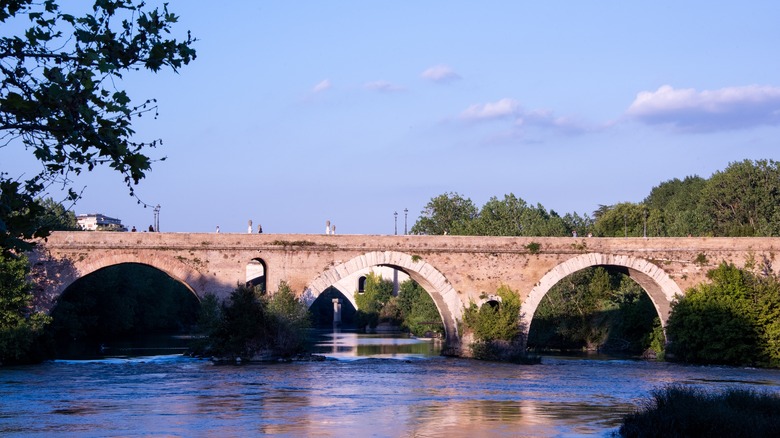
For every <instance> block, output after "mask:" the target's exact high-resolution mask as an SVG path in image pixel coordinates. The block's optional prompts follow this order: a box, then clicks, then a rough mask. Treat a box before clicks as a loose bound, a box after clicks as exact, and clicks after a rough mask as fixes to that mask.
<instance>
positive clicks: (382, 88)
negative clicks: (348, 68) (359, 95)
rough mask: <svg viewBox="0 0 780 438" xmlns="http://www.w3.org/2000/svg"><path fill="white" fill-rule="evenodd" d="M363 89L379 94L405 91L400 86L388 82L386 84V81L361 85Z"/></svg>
mask: <svg viewBox="0 0 780 438" xmlns="http://www.w3.org/2000/svg"><path fill="white" fill-rule="evenodd" d="M363 87H364V88H365V89H367V90H371V91H379V92H383V93H394V92H397V91H404V90H405V88H404V87H402V86H400V85H396V84H393V83H390V82H387V81H374V82H367V83H366V84H364V85H363Z"/></svg>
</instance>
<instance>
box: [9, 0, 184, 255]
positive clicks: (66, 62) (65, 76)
mask: <svg viewBox="0 0 780 438" xmlns="http://www.w3.org/2000/svg"><path fill="white" fill-rule="evenodd" d="M74 5H75V4H71V3H68V4H67V6H68V7H71V8H74V9H78V10H80V9H81V6H80V5H79V6H74ZM91 11H92V12H91V13H86V14H84V15H83V16H75V15H73V14H69V13H66V12H64V11H63V10H61V8H60V6H59V5H58V2H57V1H55V0H46V1H34V0H13V1H0V23H1V24H2V26H3V28H4V29H14V28H17V29H24V30H20V31H19V32H18V33H17V34H16V35H8V36H3V37H0V143H1V144H2V146H5V147H9V146H14V147H23V148H25V149H28V150H30V151H32V153H33V155H34V156H35V158H36V159H37V160H39V161H40V163H41V165H42V170H41V171H40V172H39V173H37V174H35V175H32V176H30V177H25V179H22V177H21V176H20V175H11V174H9V173H8V172H10V171H14V169H6V170H5V171H4V172H3V171H0V190H1V195H0V248H2V250H3V251H7V250H10V249H13V248H17V249H26V248H27V241H26V240H27V239H30V238H32V237H41V236H45V235H46V234H47V233H48V232H49V231H50V229H49V228H47V227H45V226H42V224H41V223H40V221H39V217H40V216H41V214H42V212H43V209H42V207H41V206H40V205H39V204H38V203H36V201H35V199H36V198H37V197H39V196H40V195H41V194H42V193H43V192H44V191H45V190H46V189H47V187H49V186H50V185H52V184H58V185H60V186H62V187H68V186H69V184H70V177H71V176H72V175H78V174H79V173H81V172H83V171H90V170H92V169H93V168H95V167H96V166H100V165H108V166H109V167H111V168H112V169H114V170H116V171H117V172H119V173H120V174H122V175H123V177H124V180H125V183H126V184H127V186H128V188H129V191H130V193H131V194H133V193H134V192H133V185H134V184H137V183H138V182H139V180H140V179H142V178H143V177H144V176H145V175H146V172H147V171H149V169H150V168H151V163H152V160H151V159H150V158H149V156H147V155H146V153H147V152H146V151H147V149H149V148H152V147H155V146H157V145H158V144H159V143H160V142H159V141H158V140H154V141H151V142H138V141H136V140H134V134H135V132H134V130H133V128H132V120H133V118H135V117H141V116H142V115H144V114H147V113H150V112H152V113H154V111H155V110H156V106H155V103H154V101H153V100H146V101H143V102H142V103H140V104H138V103H135V104H134V103H132V101H131V99H130V97H129V96H128V94H127V93H126V92H125V91H123V90H121V89H119V88H117V84H119V83H120V82H121V79H122V77H123V75H124V74H126V73H131V72H135V71H137V70H140V69H147V70H150V71H152V72H158V71H160V70H161V69H163V68H171V69H172V70H174V71H178V69H179V68H180V67H181V66H182V65H185V64H188V63H189V62H190V61H191V60H193V59H195V51H194V50H193V49H192V44H193V42H194V41H195V40H194V39H193V38H192V37H191V36H190V35H189V34H187V36H186V38H185V39H184V40H182V41H178V40H176V39H169V34H170V33H171V31H172V30H173V29H172V27H173V25H174V24H175V23H176V22H177V21H178V17H177V16H176V15H174V14H172V13H170V12H169V11H168V10H167V6H164V7H163V9H162V10H158V9H153V10H146V9H145V5H144V3H143V1H136V0H114V1H112V0H96V1H95V3H94V5H93V7H92V9H91ZM12 22H15V23H14V26H15V27H14V26H12ZM25 26H27V28H26V29H25V28H24V27H25ZM78 197H79V195H78V193H76V192H75V191H73V190H72V189H69V192H68V199H69V200H71V201H73V200H75V199H77V198H78Z"/></svg>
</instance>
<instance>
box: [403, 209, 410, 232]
mask: <svg viewBox="0 0 780 438" xmlns="http://www.w3.org/2000/svg"><path fill="white" fill-rule="evenodd" d="M408 214H409V209H408V208H404V236H405V235H406V216H407V215H408Z"/></svg>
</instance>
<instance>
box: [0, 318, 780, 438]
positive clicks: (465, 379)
mask: <svg viewBox="0 0 780 438" xmlns="http://www.w3.org/2000/svg"><path fill="white" fill-rule="evenodd" d="M317 344H318V347H317V348H321V349H323V350H327V351H328V352H327V353H326V355H328V356H329V357H330V358H331V360H327V361H324V362H299V363H290V364H276V363H274V364H251V365H244V366H216V365H213V364H212V363H211V362H209V361H204V360H198V359H192V358H187V357H182V356H176V355H168V356H155V357H136V358H129V357H122V358H113V359H106V360H89V361H57V362H51V363H46V364H42V365H37V366H27V367H9V368H0V400H2V402H1V403H0V435H5V434H10V435H22V436H47V435H53V434H63V433H64V434H68V435H79V436H81V435H88V436H89V435H91V436H118V435H119V436H128V435H163V436H243V435H258V434H273V435H277V436H290V437H297V436H320V437H335V436H346V435H353V436H378V437H407V436H419V437H461V436H503V437H514V436H579V435H592V434H596V435H605V434H608V433H609V432H610V431H612V430H614V429H615V428H616V427H617V426H618V424H619V421H620V418H621V416H622V415H623V414H625V413H628V412H630V411H631V410H632V409H634V407H635V406H637V405H638V404H639V403H640V401H641V400H642V397H644V396H646V395H647V394H648V393H649V391H650V390H652V389H653V388H656V387H659V386H662V385H663V384H665V383H671V382H682V383H683V384H687V385H696V386H701V387H708V388H713V387H717V388H719V387H722V386H733V385H737V386H751V387H752V386H755V387H759V388H760V389H770V390H774V391H777V390H780V372H778V371H776V370H755V369H740V368H725V367H684V366H678V365H672V364H666V363H656V362H640V361H628V360H608V359H597V360H593V359H576V360H570V359H564V358H552V357H545V358H543V361H542V364H541V365H533V366H519V365H511V364H501V363H489V362H478V361H471V360H463V359H452V358H443V357H439V356H435V355H433V356H432V355H429V354H428V351H430V350H429V349H430V348H431V346H430V344H428V343H426V342H421V341H420V340H414V339H407V338H399V337H376V336H364V335H356V334H350V333H343V334H342V333H337V334H335V335H333V336H326V337H323V338H321V339H320V340H319V341H318V342H317ZM363 347H366V348H368V350H362V349H361V348H363ZM377 347H381V348H378V349H377ZM391 347H392V348H391ZM409 348H422V349H423V350H422V352H419V351H416V350H408V349H409ZM433 348H435V347H433ZM364 351H369V353H367V355H361V354H362V352H364ZM386 357H392V358H393V359H392V360H388V359H386ZM345 358H348V360H344V359H345ZM399 358H405V359H408V360H397V359H399ZM722 382H726V383H722Z"/></svg>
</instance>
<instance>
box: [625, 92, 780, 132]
mask: <svg viewBox="0 0 780 438" xmlns="http://www.w3.org/2000/svg"><path fill="white" fill-rule="evenodd" d="M626 115H627V116H628V117H631V118H633V119H635V120H638V121H640V122H643V123H647V124H651V125H670V126H672V127H673V128H674V129H677V130H680V131H692V132H713V131H724V130H731V129H742V128H750V127H755V126H761V125H778V124H780V88H777V87H769V86H759V85H749V86H744V87H729V88H721V89H718V90H704V91H697V90H695V89H693V88H686V89H679V90H676V89H674V88H672V87H671V86H669V85H664V86H662V87H660V88H658V90H656V91H642V92H640V93H638V94H637V96H636V99H634V102H633V103H632V104H631V106H630V107H629V108H628V110H627V111H626Z"/></svg>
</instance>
